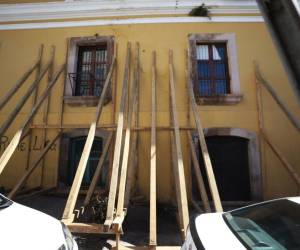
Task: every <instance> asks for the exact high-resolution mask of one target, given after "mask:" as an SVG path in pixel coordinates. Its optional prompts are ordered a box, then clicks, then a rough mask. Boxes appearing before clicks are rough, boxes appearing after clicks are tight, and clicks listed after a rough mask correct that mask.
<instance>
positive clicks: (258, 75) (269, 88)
mask: <svg viewBox="0 0 300 250" xmlns="http://www.w3.org/2000/svg"><path fill="white" fill-rule="evenodd" d="M254 66H255V76H256V82H257V83H258V84H261V85H262V86H264V88H265V89H266V90H267V91H268V92H269V94H270V95H271V96H272V97H273V99H274V100H275V102H276V103H277V105H278V106H279V107H280V109H281V110H282V111H283V113H284V114H285V115H286V117H287V118H288V119H289V121H290V122H291V123H292V124H293V126H294V127H295V128H296V129H297V130H298V131H300V121H299V120H298V119H297V118H296V117H295V116H294V115H293V114H292V112H291V111H290V110H289V109H288V107H287V106H286V104H285V103H284V101H283V100H282V99H281V98H280V96H278V95H277V93H276V91H275V90H274V88H273V87H272V85H271V84H270V83H269V82H268V81H267V80H266V79H265V78H264V77H263V76H262V73H261V71H260V69H259V66H258V64H257V63H255V65H254Z"/></svg>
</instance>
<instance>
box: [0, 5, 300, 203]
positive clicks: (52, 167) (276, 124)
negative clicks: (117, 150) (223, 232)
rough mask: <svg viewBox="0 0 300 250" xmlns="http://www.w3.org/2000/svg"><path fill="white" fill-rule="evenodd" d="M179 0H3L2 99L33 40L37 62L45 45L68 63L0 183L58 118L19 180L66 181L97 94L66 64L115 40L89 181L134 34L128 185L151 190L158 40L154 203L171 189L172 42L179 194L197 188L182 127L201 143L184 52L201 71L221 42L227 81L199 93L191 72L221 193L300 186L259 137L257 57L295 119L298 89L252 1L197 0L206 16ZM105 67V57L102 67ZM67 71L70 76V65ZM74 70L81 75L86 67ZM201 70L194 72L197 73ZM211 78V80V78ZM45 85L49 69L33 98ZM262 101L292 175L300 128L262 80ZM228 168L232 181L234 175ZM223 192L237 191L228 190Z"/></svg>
mask: <svg viewBox="0 0 300 250" xmlns="http://www.w3.org/2000/svg"><path fill="white" fill-rule="evenodd" d="M2 2H3V1H1V3H2ZM176 2H177V6H176V3H175V1H174V2H173V1H166V2H165V5H164V4H162V3H160V1H154V2H153V3H150V2H148V1H125V2H121V1H120V3H119V2H118V3H109V1H98V2H97V1H94V2H87V3H85V2H83V1H74V2H73V1H72V2H53V3H48V2H43V3H20V2H19V1H17V3H12V2H11V1H9V2H3V3H2V4H1V5H0V75H1V84H0V98H1V97H4V96H5V95H6V94H7V92H8V91H9V89H10V88H11V87H12V86H13V85H14V84H15V83H16V82H17V81H18V79H19V78H20V77H21V76H22V74H23V73H24V72H25V71H26V70H27V69H29V68H30V67H31V66H32V65H33V64H34V62H35V61H36V60H37V58H38V54H39V49H40V46H41V44H43V46H44V50H43V56H42V65H41V69H43V67H45V65H46V64H47V62H48V61H49V60H50V57H51V48H52V46H55V59H54V68H53V72H54V74H55V72H56V71H57V70H58V68H59V67H60V66H61V65H62V64H64V63H66V64H67V70H66V72H65V73H64V75H61V76H60V77H59V79H58V81H57V83H56V84H55V86H54V87H53V89H52V90H51V94H50V98H49V111H48V116H47V121H46V122H45V119H44V112H45V111H44V110H45V105H44V104H43V105H42V106H41V107H40V109H39V111H38V112H37V114H36V115H35V117H34V119H33V121H32V122H31V123H30V128H31V132H29V134H28V135H27V136H26V137H25V138H24V139H23V140H22V141H21V143H20V144H19V145H18V147H17V149H16V151H15V152H14V154H13V156H12V158H11V159H10V160H9V162H8V164H7V166H6V167H5V169H4V171H3V172H2V174H1V176H0V186H2V187H4V188H5V189H11V188H13V187H14V185H15V184H16V183H17V182H18V180H19V179H20V178H21V177H22V175H23V174H24V173H25V171H26V167H28V166H30V165H31V164H33V163H34V161H35V160H36V159H37V158H38V156H39V154H40V153H41V151H42V149H43V147H44V145H43V144H44V142H45V141H50V140H51V139H52V138H53V137H54V136H55V133H56V132H57V131H58V130H59V129H63V136H62V137H61V138H60V139H59V140H58V141H56V143H55V144H54V145H53V146H52V147H51V149H50V150H49V152H48V153H47V155H46V157H45V160H44V162H41V163H40V165H39V167H38V168H37V169H36V170H35V171H34V172H33V174H32V175H31V176H30V178H29V180H28V181H27V183H26V187H28V188H32V187H38V186H42V187H69V186H70V185H71V183H72V178H73V177H74V173H75V171H76V165H77V164H78V155H79V157H80V155H81V151H82V145H83V144H84V142H85V136H86V135H87V133H88V128H89V126H90V123H91V122H92V121H93V119H94V116H95V112H96V107H95V106H96V105H95V103H96V102H97V98H98V97H97V94H95V90H94V92H93V91H92V92H88V93H85V94H83V93H79V94H78V93H77V94H76V91H77V90H76V84H78V79H79V72H78V70H77V71H76V70H74V68H76V67H77V69H78V67H79V66H78V65H79V63H80V62H79V61H80V60H81V59H80V56H79V51H81V50H80V49H81V48H82V47H89V46H90V47H92V46H98V45H99V46H100V47H101V46H102V45H103V44H104V45H103V46H104V47H105V46H106V47H105V48H104V49H105V51H106V52H105V53H107V54H106V56H107V58H108V59H107V65H108V66H109V60H110V59H109V58H111V56H112V54H113V52H112V51H113V50H112V48H113V47H114V44H116V45H117V46H116V48H117V51H116V53H117V54H116V55H117V56H116V59H117V64H116V71H115V72H114V76H113V80H112V82H111V87H112V88H111V98H108V101H107V102H106V104H105V106H104V108H103V111H102V114H101V118H100V121H99V123H98V129H97V133H96V136H97V138H99V145H100V144H101V145H100V146H99V147H98V148H96V149H95V151H93V152H92V155H91V156H90V160H89V164H90V166H91V167H90V171H91V173H86V174H85V177H84V183H85V184H86V185H87V184H88V183H89V182H90V179H91V176H92V172H93V168H94V167H95V162H97V159H99V156H100V155H101V150H102V149H103V147H104V144H105V140H106V139H107V137H108V131H114V130H115V128H116V125H117V117H118V111H119V106H120V99H121V94H122V83H123V75H124V65H125V58H126V46H127V43H128V42H131V45H132V46H131V47H132V50H131V52H132V57H131V69H130V72H131V74H130V83H131V82H132V80H133V78H134V75H133V71H134V70H133V68H134V67H133V66H134V59H135V54H136V50H135V49H136V43H139V47H140V53H139V54H140V67H141V71H140V82H139V95H138V98H139V111H138V119H139V123H138V126H137V127H135V129H136V131H138V150H137V152H136V155H137V171H136V174H135V185H134V189H135V194H137V195H140V196H142V197H143V199H144V200H148V199H149V185H150V177H149V173H150V127H151V60H152V59H151V57H152V51H156V55H157V57H156V61H157V86H156V88H157V89H156V90H157V112H156V115H157V199H158V201H160V202H163V203H169V202H171V201H172V200H174V199H175V192H174V190H175V187H174V185H176V184H175V183H174V178H173V174H172V159H171V144H170V131H171V130H170V127H172V125H171V119H170V91H169V50H170V49H171V50H173V58H174V72H175V92H176V100H177V103H176V108H177V112H178V120H179V126H180V136H181V148H182V152H183V163H184V171H185V179H186V185H187V193H188V199H191V197H192V196H194V198H195V199H197V198H196V197H197V194H195V192H194V189H196V184H195V183H194V182H195V180H193V176H194V172H193V168H192V160H191V153H190V147H189V142H188V138H187V131H191V132H192V134H193V135H195V138H194V139H195V146H196V148H197V154H199V152H200V151H199V146H198V144H197V138H196V133H195V131H196V130H195V129H196V127H195V123H194V120H193V116H192V113H191V112H190V105H189V98H188V91H187V78H188V76H187V74H186V68H187V67H186V65H187V63H188V61H189V62H190V64H191V65H192V67H194V68H195V69H196V74H201V66H199V65H201V60H202V61H205V60H207V61H209V60H210V59H212V61H217V60H221V59H223V56H222V55H221V52H220V51H221V50H219V49H218V48H219V47H218V46H219V44H224V48H225V51H226V55H227V56H224V58H225V59H224V60H225V64H226V65H227V66H226V67H227V68H226V70H227V71H226V72H227V73H226V76H227V79H226V81H227V82H226V86H228V89H227V90H224V91H223V90H218V87H216V89H217V90H216V89H214V90H212V92H211V93H207V94H205V93H204V94H203V93H202V94H203V95H202V94H201V91H204V89H205V87H203V86H204V85H203V86H202V85H201V84H202V83H199V82H197V81H193V82H194V90H195V91H199V93H198V94H199V96H198V97H197V101H198V112H199V115H200V117H201V121H202V125H203V127H204V131H205V134H206V138H207V143H208V147H209V150H210V151H211V152H212V155H211V157H212V163H213V166H214V165H217V167H216V168H215V175H216V176H217V184H218V185H219V192H220V194H221V200H244V199H246V200H260V199H269V198H274V197H281V196H291V195H296V194H297V193H298V191H299V188H298V187H297V185H296V183H295V182H294V180H293V178H292V177H291V175H290V174H289V172H288V171H287V170H286V169H285V167H284V165H283V164H282V162H281V161H280V160H279V158H278V156H277V155H276V154H274V152H273V151H272V149H271V148H270V146H269V145H268V144H267V143H266V142H265V141H264V140H262V139H261V137H260V133H259V120H258V107H257V92H256V77H255V66H254V63H255V62H256V63H257V64H258V65H259V67H260V70H261V72H263V75H264V77H265V79H267V81H268V82H269V83H270V84H271V85H272V87H273V88H274V89H275V90H276V92H277V93H278V95H279V96H280V97H281V98H282V99H283V100H284V102H285V103H286V105H287V106H288V108H289V109H290V110H291V112H292V113H293V114H294V115H295V116H296V117H298V118H300V112H299V106H298V103H297V99H296V97H295V95H294V93H293V90H292V88H291V87H290V85H289V84H288V79H287V76H286V73H285V71H284V69H283V67H282V64H281V61H280V59H279V57H278V54H277V51H276V48H275V47H274V45H273V42H272V39H271V37H270V36H269V34H268V31H267V28H266V26H265V24H264V22H263V19H262V17H261V16H260V14H259V12H258V9H257V7H256V5H255V4H254V3H253V1H206V2H207V3H206V5H207V6H208V9H209V12H210V17H192V16H188V12H189V11H190V9H192V8H193V7H195V6H197V3H196V1H195V3H193V4H194V6H190V5H188V4H187V2H186V1H176ZM190 2H191V1H190ZM210 2H213V3H210ZM244 2H247V4H244ZM89 6H91V8H90V9H89V8H88V7H89ZM193 46H195V47H193ZM201 46H202V47H201ZM205 46H207V47H205ZM214 46H216V47H214ZM206 48H208V49H209V48H210V49H209V50H207V51H212V52H209V53H212V54H207V55H206V54H205V53H206V52H205V51H206ZM215 48H217V49H215ZM201 49H202V52H203V51H204V52H203V53H204V56H203V54H202V55H200V54H199V53H200V52H201ZM87 50H88V48H87ZM101 50H102V49H100V51H101ZM188 50H189V51H190V52H192V51H196V52H195V53H196V61H195V60H193V59H192V58H191V56H187V51H188ZM199 51H200V52H199ZM82 53H84V52H82ZM91 53H92V52H91ZM197 53H198V54H197ZM207 53H208V52H207ZM214 53H216V54H214ZM106 56H104V57H105V58H106ZM210 56H212V57H213V58H210ZM83 57H84V56H83ZM219 57H220V58H221V59H220V58H219ZM203 58H204V59H203ZM194 59H195V58H194ZM84 60H85V59H84V58H83V59H82V64H80V65H83V64H84ZM208 65H209V64H208ZM108 66H106V67H108ZM215 67H217V66H215ZM107 71H108V68H106V73H107ZM73 73H74V74H75V76H74V75H72V74H73ZM106 73H104V74H106ZM211 74H212V73H211ZM72 77H73V78H72ZM74 77H75V78H74ZM80 77H81V78H80V79H81V80H82V79H83V76H80ZM201 77H202V76H198V81H200V82H201V80H199V79H200V78H201ZM203 77H204V78H205V76H203ZM215 77H216V79H217V78H218V77H217V76H215ZM35 78H36V72H34V73H33V74H32V75H31V76H30V77H29V78H28V79H27V80H26V82H25V83H24V85H23V86H22V87H21V88H20V89H19V90H18V91H17V92H16V93H15V95H14V96H13V97H12V98H11V99H10V101H9V102H8V103H7V104H6V105H5V106H4V107H3V108H2V109H1V110H0V124H1V126H2V125H3V124H4V123H5V121H6V119H7V118H8V116H9V114H10V113H11V112H12V110H13V109H14V108H15V107H16V105H17V103H18V102H19V101H20V100H21V98H22V96H24V94H25V93H26V91H27V89H28V87H29V86H30V84H31V83H32V82H33V81H34V79H35ZM204 78H203V79H204ZM221 78H222V77H221ZM74 79H75V80H74ZM201 79H202V78H201ZM82 81H83V80H82ZM203 81H204V80H203ZM211 81H213V80H211ZM214 81H215V82H216V86H217V80H214ZM224 81H225V80H224ZM92 84H94V83H92ZM198 84H200V85H201V86H202V87H201V86H200V85H198ZM220 84H222V83H220ZM46 86H47V74H46V75H45V76H44V77H43V80H42V81H41V82H40V84H39V87H38V95H37V96H38V97H40V96H41V95H42V93H43V91H44V90H45V88H46ZM199 86H200V87H199ZM74 91H75V92H74ZM88 91H90V90H88ZM100 91H101V88H100ZM218 91H220V92H218ZM79 92H80V91H79ZM33 96H34V93H33V94H32V95H31V97H30V98H29V99H28V101H27V102H26V103H25V105H24V107H23V108H22V109H21V111H20V112H19V113H18V115H17V116H16V117H15V119H14V121H13V122H12V123H11V124H10V126H9V128H8V129H7V130H6V131H5V133H4V134H2V135H1V139H0V140H1V144H0V152H1V154H3V152H4V151H5V149H6V148H7V147H8V145H9V142H10V140H11V139H12V138H13V136H14V134H15V133H16V131H17V130H18V129H19V127H20V126H21V124H22V122H23V121H24V120H25V119H26V117H27V116H28V115H29V113H30V111H31V109H32V107H33V102H34V101H33V99H34V98H33ZM82 96H87V97H82ZM262 104H263V105H262V106H263V112H262V113H263V126H264V131H265V132H266V134H267V135H268V137H269V138H270V140H271V141H272V143H273V144H274V145H276V147H277V148H278V149H279V150H280V152H281V154H282V156H284V157H285V158H286V160H287V161H288V162H289V163H290V164H291V165H292V166H293V167H294V169H295V171H296V173H298V174H300V167H299V166H300V158H299V152H298V149H299V147H300V137H299V134H298V131H297V129H295V128H294V127H293V126H292V124H291V123H290V121H289V120H288V119H287V118H286V116H285V115H284V113H283V112H282V111H281V110H280V108H279V107H278V105H277V104H276V102H275V101H274V99H273V98H272V97H271V96H270V94H269V93H268V92H267V91H266V90H265V89H264V88H262ZM62 107H63V108H62ZM61 117H62V118H61ZM61 119H62V122H61ZM45 131H46V132H45ZM30 138H31V139H30ZM76 138H77V139H78V140H77V142H76ZM80 138H81V139H80ZM72 143H73V145H71V144H72ZM76 143H77V144H76ZM82 143H83V144H82ZM95 147H96V146H95ZM80 150H81V151H80ZM199 155H200V154H199ZM226 156H228V159H227V157H226ZM93 157H94V158H93ZM200 158H201V157H200ZM111 160H112V156H110V157H108V158H107V163H106V164H105V166H106V168H105V170H103V171H104V172H103V175H102V177H101V180H102V182H103V183H104V184H103V185H104V186H105V185H106V186H108V184H107V183H108V182H109V166H110V164H109V161H111ZM200 162H201V159H200ZM42 165H44V166H43V167H42ZM200 165H201V164H200ZM93 166H94V167H93ZM237 179H240V181H239V182H236V180H237ZM241 180H242V181H241ZM105 183H106V184H105ZM101 185H102V184H101ZM101 185H100V186H101ZM103 185H102V186H101V187H103ZM240 189H241V190H244V192H246V194H245V196H244V195H243V194H241V193H240ZM222 190H225V191H224V192H223V191H222ZM226 190H227V191H226ZM232 190H233V191H232ZM234 190H236V191H234ZM226 192H233V193H235V192H236V195H237V196H234V195H233V196H232V195H230V194H228V193H226Z"/></svg>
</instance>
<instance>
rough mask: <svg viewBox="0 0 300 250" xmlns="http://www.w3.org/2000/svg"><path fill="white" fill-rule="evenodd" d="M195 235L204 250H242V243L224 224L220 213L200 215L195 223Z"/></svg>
mask: <svg viewBox="0 0 300 250" xmlns="http://www.w3.org/2000/svg"><path fill="white" fill-rule="evenodd" d="M195 224H196V229H197V233H198V235H199V237H200V240H201V242H202V244H203V246H204V248H205V249H206V250H210V249H222V250H243V249H246V248H245V247H244V246H243V245H242V243H241V242H240V241H239V240H238V239H237V238H236V237H235V235H234V234H233V233H232V232H231V230H230V229H229V227H228V226H227V224H226V223H225V221H224V219H223V217H222V213H212V214H202V215H200V216H198V217H197V218H196V221H195Z"/></svg>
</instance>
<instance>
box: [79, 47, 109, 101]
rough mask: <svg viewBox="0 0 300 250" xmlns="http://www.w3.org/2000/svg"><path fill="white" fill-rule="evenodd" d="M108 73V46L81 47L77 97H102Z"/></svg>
mask: <svg viewBox="0 0 300 250" xmlns="http://www.w3.org/2000/svg"><path fill="white" fill-rule="evenodd" d="M106 73H107V48H106V46H104V45H99V46H98V45H97V46H82V47H79V52H78V65H77V73H76V87H75V95H82V96H91V95H92V96H100V95H101V91H102V88H103V86H102V85H103V84H104V82H105V78H106Z"/></svg>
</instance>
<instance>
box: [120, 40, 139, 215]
mask: <svg viewBox="0 0 300 250" xmlns="http://www.w3.org/2000/svg"><path fill="white" fill-rule="evenodd" d="M138 57H139V46H136V55H135V61H138V60H139V59H138ZM136 70H137V68H135V71H136ZM137 80H138V79H137V74H134V79H133V84H132V87H131V93H130V101H129V111H128V117H127V127H126V131H125V139H124V150H123V158H122V166H121V173H120V181H119V193H118V203H117V213H116V215H117V216H121V215H122V214H123V212H124V211H123V210H124V199H125V188H126V187H125V186H126V181H127V167H128V162H129V155H130V150H131V152H132V150H134V149H133V148H132V147H131V146H130V138H131V127H132V120H133V114H134V112H135V110H136V104H137V98H138V85H137Z"/></svg>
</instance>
